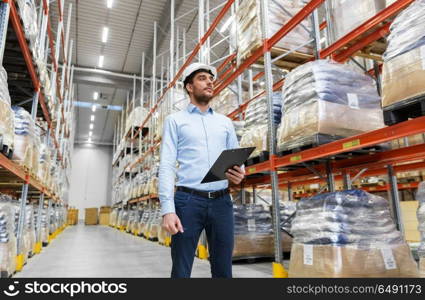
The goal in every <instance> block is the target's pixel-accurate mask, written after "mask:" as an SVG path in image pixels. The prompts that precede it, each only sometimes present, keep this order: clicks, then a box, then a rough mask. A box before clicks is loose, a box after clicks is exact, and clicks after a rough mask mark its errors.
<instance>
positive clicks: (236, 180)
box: [226, 166, 245, 184]
mask: <svg viewBox="0 0 425 300" xmlns="http://www.w3.org/2000/svg"><path fill="white" fill-rule="evenodd" d="M226 177H227V179H228V180H229V181H230V182H231V183H233V184H240V183H241V182H242V180H243V179H244V178H245V171H244V170H242V169H241V168H240V167H238V166H234V167H233V169H228V170H227V172H226Z"/></svg>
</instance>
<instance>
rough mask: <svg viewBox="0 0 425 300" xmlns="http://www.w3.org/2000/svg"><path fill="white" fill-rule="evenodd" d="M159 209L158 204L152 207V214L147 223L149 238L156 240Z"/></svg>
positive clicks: (159, 223)
mask: <svg viewBox="0 0 425 300" xmlns="http://www.w3.org/2000/svg"><path fill="white" fill-rule="evenodd" d="M161 219H162V218H161V210H160V208H159V206H156V207H155V208H153V214H152V217H151V220H150V223H149V229H148V231H149V239H151V240H157V239H158V232H159V229H160V227H161Z"/></svg>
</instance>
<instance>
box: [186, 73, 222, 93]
mask: <svg viewBox="0 0 425 300" xmlns="http://www.w3.org/2000/svg"><path fill="white" fill-rule="evenodd" d="M201 72H205V73H208V74H211V75H212V76H214V74H213V73H211V71H210V70H207V69H199V70H196V71H195V72H193V73H191V74H190V75H189V76H187V78H186V80H185V81H184V82H183V87H184V90H185V91H186V93H188V94H189V92H188V90H187V89H186V85H187V84H189V83H193V78H195V76H196V74H198V73H201Z"/></svg>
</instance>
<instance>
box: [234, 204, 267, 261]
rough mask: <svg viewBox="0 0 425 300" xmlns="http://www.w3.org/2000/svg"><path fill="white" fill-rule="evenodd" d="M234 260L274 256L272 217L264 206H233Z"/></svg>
mask: <svg viewBox="0 0 425 300" xmlns="http://www.w3.org/2000/svg"><path fill="white" fill-rule="evenodd" d="M233 214H234V220H235V227H234V230H235V231H234V238H235V240H234V248H233V258H234V259H238V258H253V257H269V256H273V253H274V252H273V251H274V250H273V248H274V246H273V229H272V222H271V215H270V212H269V211H268V210H266V209H265V208H264V207H263V206H262V205H255V204H248V205H233Z"/></svg>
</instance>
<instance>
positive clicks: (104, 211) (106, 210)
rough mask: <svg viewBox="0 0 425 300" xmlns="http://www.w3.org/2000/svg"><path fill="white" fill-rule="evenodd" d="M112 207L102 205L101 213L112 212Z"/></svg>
mask: <svg viewBox="0 0 425 300" xmlns="http://www.w3.org/2000/svg"><path fill="white" fill-rule="evenodd" d="M111 211H112V208H111V207H110V206H101V207H100V211H99V213H110V212H111Z"/></svg>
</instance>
